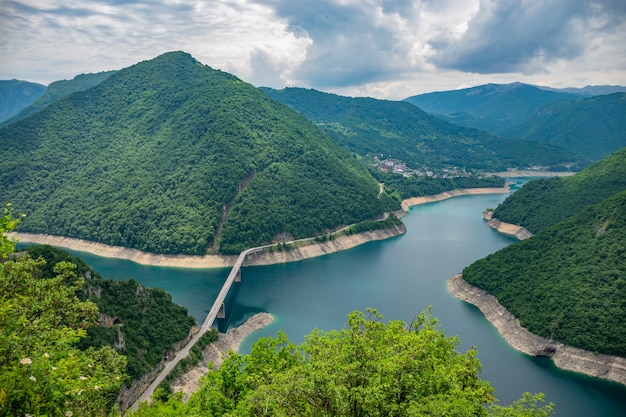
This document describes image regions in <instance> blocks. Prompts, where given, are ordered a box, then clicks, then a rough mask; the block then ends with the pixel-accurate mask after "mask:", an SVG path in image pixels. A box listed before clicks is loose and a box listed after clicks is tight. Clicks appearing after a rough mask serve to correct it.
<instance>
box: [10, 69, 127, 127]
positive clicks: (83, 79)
mask: <svg viewBox="0 0 626 417" xmlns="http://www.w3.org/2000/svg"><path fill="white" fill-rule="evenodd" d="M114 72H115V71H107V72H99V73H97V74H80V75H77V76H76V77H74V78H73V79H72V80H69V81H68V80H61V81H55V82H53V83H51V84H50V85H48V88H46V90H45V93H44V94H43V96H41V97H39V99H37V101H35V102H34V103H32V104H31V105H30V106H28V107H26V108H24V109H23V110H22V111H20V112H19V113H18V114H16V115H15V116H13V117H12V118H10V119H9V120H7V121H6V122H5V123H6V124H8V123H14V122H17V121H18V120H22V119H25V118H27V117H28V116H30V115H31V114H35V113H37V112H38V111H39V110H41V109H43V108H44V107H47V106H48V105H50V104H52V103H54V102H55V101H58V100H60V99H62V98H63V97H65V96H67V95H69V94H72V93H75V92H77V91H85V90H87V89H89V88H91V87H93V86H95V85H98V84H100V83H101V82H102V81H104V80H105V79H107V77H108V76H109V75H111V74H113V73H114Z"/></svg>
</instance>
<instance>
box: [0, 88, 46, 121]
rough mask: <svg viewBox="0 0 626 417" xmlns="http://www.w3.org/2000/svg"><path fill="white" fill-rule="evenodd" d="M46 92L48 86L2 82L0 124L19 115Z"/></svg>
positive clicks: (0, 89) (0, 90)
mask: <svg viewBox="0 0 626 417" xmlns="http://www.w3.org/2000/svg"><path fill="white" fill-rule="evenodd" d="M45 92H46V86H45V85H42V84H37V83H31V82H28V81H20V80H5V81H1V80H0V122H2V121H4V120H6V119H8V118H10V117H11V116H13V115H16V114H17V113H19V112H20V111H21V110H22V109H23V108H24V107H28V106H29V105H31V104H32V103H33V102H34V101H35V100H37V99H38V98H39V97H41V96H42V95H43V94H44V93H45Z"/></svg>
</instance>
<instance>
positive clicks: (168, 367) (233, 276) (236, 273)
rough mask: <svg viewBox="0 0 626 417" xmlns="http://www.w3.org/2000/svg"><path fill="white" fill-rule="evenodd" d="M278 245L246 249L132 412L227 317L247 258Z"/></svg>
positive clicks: (134, 405)
mask: <svg viewBox="0 0 626 417" xmlns="http://www.w3.org/2000/svg"><path fill="white" fill-rule="evenodd" d="M388 216H389V213H385V215H384V216H383V217H382V218H380V219H378V220H377V221H383V220H385V219H387V217H388ZM352 226H354V225H349V226H346V227H343V228H341V229H338V230H335V231H334V232H333V233H332V234H338V233H341V232H343V231H345V230H348V229H349V228H350V227H352ZM316 238H317V236H316V237H309V238H304V239H297V240H292V241H289V242H285V244H287V245H291V244H297V243H302V242H310V241H313V240H315V239H316ZM276 245H277V244H276V243H272V244H269V245H263V246H257V247H256V248H250V249H246V250H244V251H243V252H241V253H240V254H239V257H238V258H237V261H235V265H234V266H233V269H231V270H230V273H229V274H228V277H227V278H226V281H225V282H224V285H223V286H222V289H221V290H220V292H219V294H218V295H217V298H216V299H215V302H214V303H213V306H212V307H211V309H210V310H209V314H207V316H206V318H205V319H204V322H203V323H202V327H200V331H199V332H198V333H196V334H195V335H194V337H193V338H192V339H191V340H190V341H189V343H187V344H186V345H185V347H184V348H182V349H181V350H179V351H178V352H177V353H176V355H175V356H174V358H172V359H171V360H170V361H169V362H167V363H166V364H165V368H163V370H162V371H161V372H160V373H159V374H158V375H157V377H156V378H155V379H154V381H152V384H150V386H149V387H148V389H146V390H145V391H144V393H143V394H141V396H140V397H139V398H138V399H137V401H135V403H134V404H133V405H132V406H131V409H132V410H136V409H137V407H138V406H139V404H141V403H142V402H146V401H148V400H149V399H150V397H151V396H152V394H153V393H154V390H155V389H156V388H157V387H158V386H159V384H160V383H161V382H163V380H164V379H165V377H166V376H167V375H168V374H169V373H170V372H171V371H172V370H173V369H174V367H175V366H176V365H177V364H178V362H180V361H181V359H183V358H185V357H187V356H188V355H189V351H190V350H191V348H192V347H193V346H194V345H195V344H196V343H197V342H198V340H200V338H201V337H202V335H204V334H205V333H206V332H207V331H208V330H209V329H211V327H213V323H214V322H215V319H217V318H224V317H225V315H226V314H225V311H226V309H225V306H224V303H225V300H226V296H227V295H228V292H229V291H230V289H231V287H232V286H233V283H235V282H240V281H241V266H242V265H243V262H244V261H245V259H246V256H248V255H249V254H251V253H254V252H259V251H262V250H264V249H267V248H270V247H272V246H276Z"/></svg>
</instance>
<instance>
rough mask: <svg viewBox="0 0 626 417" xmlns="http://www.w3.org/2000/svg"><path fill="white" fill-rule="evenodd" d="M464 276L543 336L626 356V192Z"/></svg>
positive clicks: (474, 267) (475, 266)
mask: <svg viewBox="0 0 626 417" xmlns="http://www.w3.org/2000/svg"><path fill="white" fill-rule="evenodd" d="M594 191H596V192H597V191H599V190H594ZM463 277H464V279H465V280H466V281H467V282H469V283H470V284H472V285H475V286H477V287H480V288H482V289H484V290H485V291H487V292H489V293H490V294H493V295H494V296H495V297H496V298H497V299H498V301H499V302H500V303H501V304H502V305H503V306H505V307H506V308H507V309H508V310H509V311H510V312H511V313H512V314H513V315H515V316H516V317H517V318H518V319H519V320H520V323H521V324H522V326H524V327H526V328H527V329H528V330H530V331H531V332H533V333H535V334H538V335H540V336H544V337H547V338H554V339H557V340H559V341H561V342H563V343H565V344H567V345H571V346H575V347H579V348H582V349H586V350H590V351H593V352H600V353H606V354H612V355H618V356H622V357H626V328H625V327H624V323H626V304H624V300H626V191H622V192H620V193H618V194H616V195H614V196H612V197H610V198H608V199H606V200H604V201H602V202H601V203H598V204H596V205H593V206H590V207H588V208H587V209H585V210H583V211H581V212H580V213H578V214H576V215H574V216H572V217H570V218H569V219H567V220H564V221H562V222H560V223H557V224H556V225H554V226H551V227H546V228H544V229H542V230H541V231H540V232H539V233H537V234H536V235H535V236H533V237H532V238H530V239H527V240H524V241H521V242H518V243H515V244H513V245H510V246H508V247H506V248H504V249H502V250H500V251H498V252H497V253H495V254H492V255H490V256H488V257H486V258H484V259H481V260H479V261H477V262H475V263H474V264H472V265H471V266H469V267H467V268H465V270H464V271H463Z"/></svg>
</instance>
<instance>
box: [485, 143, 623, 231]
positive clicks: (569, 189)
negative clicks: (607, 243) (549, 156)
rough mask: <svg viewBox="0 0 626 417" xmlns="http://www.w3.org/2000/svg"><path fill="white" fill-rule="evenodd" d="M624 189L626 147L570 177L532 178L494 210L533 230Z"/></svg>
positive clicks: (511, 220)
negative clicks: (532, 179) (533, 179)
mask: <svg viewBox="0 0 626 417" xmlns="http://www.w3.org/2000/svg"><path fill="white" fill-rule="evenodd" d="M623 190H626V147H625V148H622V149H620V150H618V151H616V152H614V153H613V154H611V155H609V156H608V157H606V158H604V159H603V160H601V161H598V162H597V163H595V164H594V165H592V166H590V167H589V168H586V169H584V170H583V171H581V172H579V173H577V174H575V175H573V176H571V177H556V178H550V179H541V180H535V181H531V182H529V183H527V184H526V185H524V186H523V187H522V188H521V189H520V190H518V191H517V192H515V193H514V194H512V195H511V196H510V197H508V198H507V199H506V200H505V201H504V202H503V203H501V204H500V205H499V206H498V207H497V208H496V209H495V210H494V213H493V216H494V217H496V218H498V219H500V220H502V221H504V222H507V223H512V224H519V225H522V226H524V227H525V228H526V229H528V230H529V231H531V232H533V233H537V232H539V231H541V230H543V229H545V228H546V227H549V226H552V225H555V224H557V223H559V222H561V221H563V220H565V219H567V218H568V217H571V216H573V215H574V214H576V213H578V212H580V211H581V210H583V209H584V208H586V207H588V206H590V205H592V204H596V203H599V202H601V201H603V200H604V199H606V198H608V197H610V196H612V195H614V194H616V193H618V192H620V191H623Z"/></svg>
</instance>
